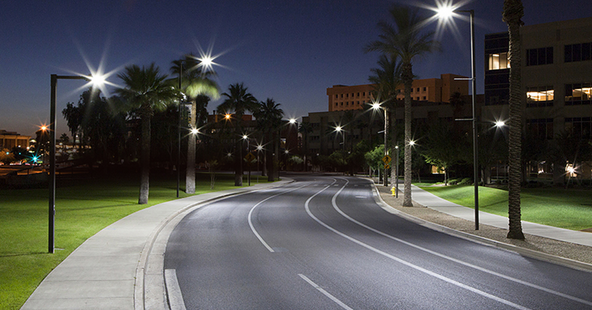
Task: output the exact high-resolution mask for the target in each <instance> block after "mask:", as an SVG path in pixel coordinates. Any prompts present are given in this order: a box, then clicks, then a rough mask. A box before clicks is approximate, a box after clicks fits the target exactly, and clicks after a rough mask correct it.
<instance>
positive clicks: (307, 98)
mask: <svg viewBox="0 0 592 310" xmlns="http://www.w3.org/2000/svg"><path fill="white" fill-rule="evenodd" d="M394 2H397V3H402V4H409V3H413V4H414V5H418V4H423V5H429V6H435V3H434V2H432V1H426V0H422V1H415V2H411V1H404V0H400V1H392V0H391V1H389V0H364V1H362V0H341V1H337V0H329V1H325V0H283V1H277V0H262V1H254V0H242V1H237V0H216V1H199V0H192V1H189V0H176V1H157V0H146V1H139V0H104V1H85V0H78V1H74V0H60V1H58V0H50V1H37V0H21V1H3V2H2V5H1V8H0V23H1V25H2V26H1V27H0V129H5V130H9V131H17V132H19V133H20V134H24V135H34V132H35V131H36V130H37V128H38V126H39V125H40V124H42V123H47V122H48V120H49V99H50V98H49V97H50V74H63V75H68V74H72V73H81V74H88V72H89V69H88V67H87V63H88V65H89V66H91V68H93V69H97V67H99V64H102V66H103V67H104V71H105V72H110V71H114V70H115V71H116V73H115V74H113V75H112V76H111V77H110V78H109V79H108V80H109V81H110V82H113V83H115V84H120V83H121V82H120V80H119V79H118V78H117V73H118V72H121V69H122V68H123V67H124V66H126V65H129V64H138V65H149V64H150V63H152V62H155V63H156V64H157V65H158V66H160V69H161V72H163V73H167V74H168V73H169V68H170V63H171V61H172V60H175V59H178V58H180V57H181V56H182V55H183V54H186V53H188V52H193V53H194V54H199V50H198V46H201V47H202V48H203V49H204V50H207V49H208V47H210V46H212V51H213V54H221V55H220V56H219V57H218V58H217V59H216V60H215V61H216V62H217V63H219V64H220V65H222V66H221V67H216V71H217V72H218V76H219V77H218V83H219V85H220V87H221V90H222V91H225V90H226V89H227V88H228V85H229V84H231V83H237V82H244V83H245V86H247V87H248V88H249V91H251V93H252V94H253V95H254V96H255V97H256V98H257V99H258V100H260V101H263V100H265V99H266V98H273V99H275V100H276V102H279V103H280V104H281V108H283V109H284V111H285V113H286V116H287V117H301V116H303V115H306V114H307V113H308V112H319V111H326V110H327V96H326V88H327V87H331V86H332V85H335V84H345V85H356V84H366V83H368V82H367V79H368V75H369V74H370V69H371V68H373V67H376V60H377V58H378V54H377V53H368V54H366V53H364V52H363V48H364V46H365V45H366V44H368V42H370V41H372V40H375V39H377V37H378V31H377V28H376V23H377V21H378V20H381V19H388V15H387V10H388V8H389V7H390V6H391V4H392V3H394ZM522 2H523V4H524V6H525V16H524V18H523V20H524V22H525V24H526V25H532V24H539V23H546V22H553V21H560V20H568V19H575V18H582V17H590V16H592V1H589V0H575V1H556V0H539V1H537V0H523V1H522ZM457 3H458V2H457ZM502 6H503V0H487V1H486V0H480V1H476V0H475V1H472V2H470V1H469V2H466V3H465V4H464V5H463V6H462V7H461V9H473V10H475V18H476V23H475V24H476V26H475V31H476V53H477V58H476V59H477V82H478V83H477V93H483V39H484V35H485V34H486V33H495V32H502V31H506V30H507V27H506V25H505V24H504V23H503V22H502V21H501V11H502ZM422 11H423V12H424V13H425V15H426V16H428V15H431V14H432V11H430V10H428V9H422ZM456 25H457V35H456V36H454V35H453V33H454V32H453V31H452V30H451V29H446V30H444V32H443V35H442V36H441V42H442V46H443V51H442V52H441V53H437V54H433V55H428V56H426V57H423V58H421V59H418V60H417V61H416V62H415V64H414V73H415V74H416V75H418V76H419V77H420V78H434V77H439V76H440V74H441V73H455V74H462V75H467V76H468V75H470V45H469V43H470V42H469V41H470V39H469V24H468V22H467V21H466V20H461V19H458V20H457V21H456ZM426 29H427V30H436V23H433V24H431V25H429V26H427V28H426ZM117 70H119V71H117ZM83 85H84V82H83V81H76V80H74V81H68V80H60V81H59V82H58V107H57V109H58V136H59V135H61V134H62V133H63V132H68V130H67V128H66V126H65V120H63V119H62V117H61V110H62V109H63V108H65V106H66V103H67V102H78V98H79V95H80V93H81V92H82V89H81V88H80V87H81V86H83ZM108 90H110V91H111V92H112V91H113V88H109V89H108ZM219 103H221V100H218V101H212V102H211V103H210V111H211V110H213V109H215V108H216V106H217V105H218V104H219Z"/></svg>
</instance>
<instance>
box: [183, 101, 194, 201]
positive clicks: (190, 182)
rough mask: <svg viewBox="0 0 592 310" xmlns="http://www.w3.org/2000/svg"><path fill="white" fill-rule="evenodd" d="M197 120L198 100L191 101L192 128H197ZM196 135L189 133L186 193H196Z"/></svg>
mask: <svg viewBox="0 0 592 310" xmlns="http://www.w3.org/2000/svg"><path fill="white" fill-rule="evenodd" d="M196 121H197V102H196V100H193V102H191V116H190V118H189V126H190V128H196V127H195V126H196V123H197V122H196ZM195 144H196V137H195V135H193V134H191V135H189V141H188V142H187V170H186V173H185V193H187V194H195Z"/></svg>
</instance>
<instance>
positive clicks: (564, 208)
mask: <svg viewBox="0 0 592 310" xmlns="http://www.w3.org/2000/svg"><path fill="white" fill-rule="evenodd" d="M421 185H422V187H421V188H422V189H424V190H426V191H429V192H430V193H432V194H435V195H437V196H439V197H441V198H444V199H446V200H448V201H451V202H454V203H457V204H459V205H462V206H466V207H470V208H474V207H475V202H474V197H473V191H474V187H473V186H462V185H455V186H447V187H444V186H423V185H426V184H421ZM520 206H521V210H522V220H524V221H528V222H533V223H539V224H544V225H549V226H555V227H561V228H566V229H572V230H583V229H587V228H592V190H589V189H564V188H523V189H522V191H521V202H520ZM479 210H480V211H484V212H488V213H492V214H497V215H501V216H508V191H506V190H502V189H496V188H490V187H483V186H481V187H479Z"/></svg>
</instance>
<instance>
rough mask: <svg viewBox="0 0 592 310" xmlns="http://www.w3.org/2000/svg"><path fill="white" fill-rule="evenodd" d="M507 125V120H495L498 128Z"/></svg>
mask: <svg viewBox="0 0 592 310" xmlns="http://www.w3.org/2000/svg"><path fill="white" fill-rule="evenodd" d="M505 125H506V122H504V121H496V122H495V127H497V128H501V127H504V126H505Z"/></svg>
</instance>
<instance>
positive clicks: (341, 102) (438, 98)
mask: <svg viewBox="0 0 592 310" xmlns="http://www.w3.org/2000/svg"><path fill="white" fill-rule="evenodd" d="M455 78H465V77H463V76H460V75H455V74H442V75H441V76H440V78H432V79H421V80H414V81H413V87H412V89H411V98H412V99H413V100H415V101H426V102H446V103H448V102H450V97H451V96H452V94H453V93H455V92H458V93H460V94H461V95H468V93H469V84H468V82H467V81H466V80H459V81H456V80H455ZM397 90H399V94H398V95H397V99H403V98H404V95H403V85H401V86H399V87H398V88H397ZM373 91H374V85H373V84H364V85H354V86H346V85H333V87H330V88H327V97H328V99H329V112H332V111H348V110H362V109H363V108H364V105H367V104H368V103H370V102H372V100H374V99H375V98H373V96H372V93H373ZM376 99H377V100H382V99H381V98H376Z"/></svg>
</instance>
